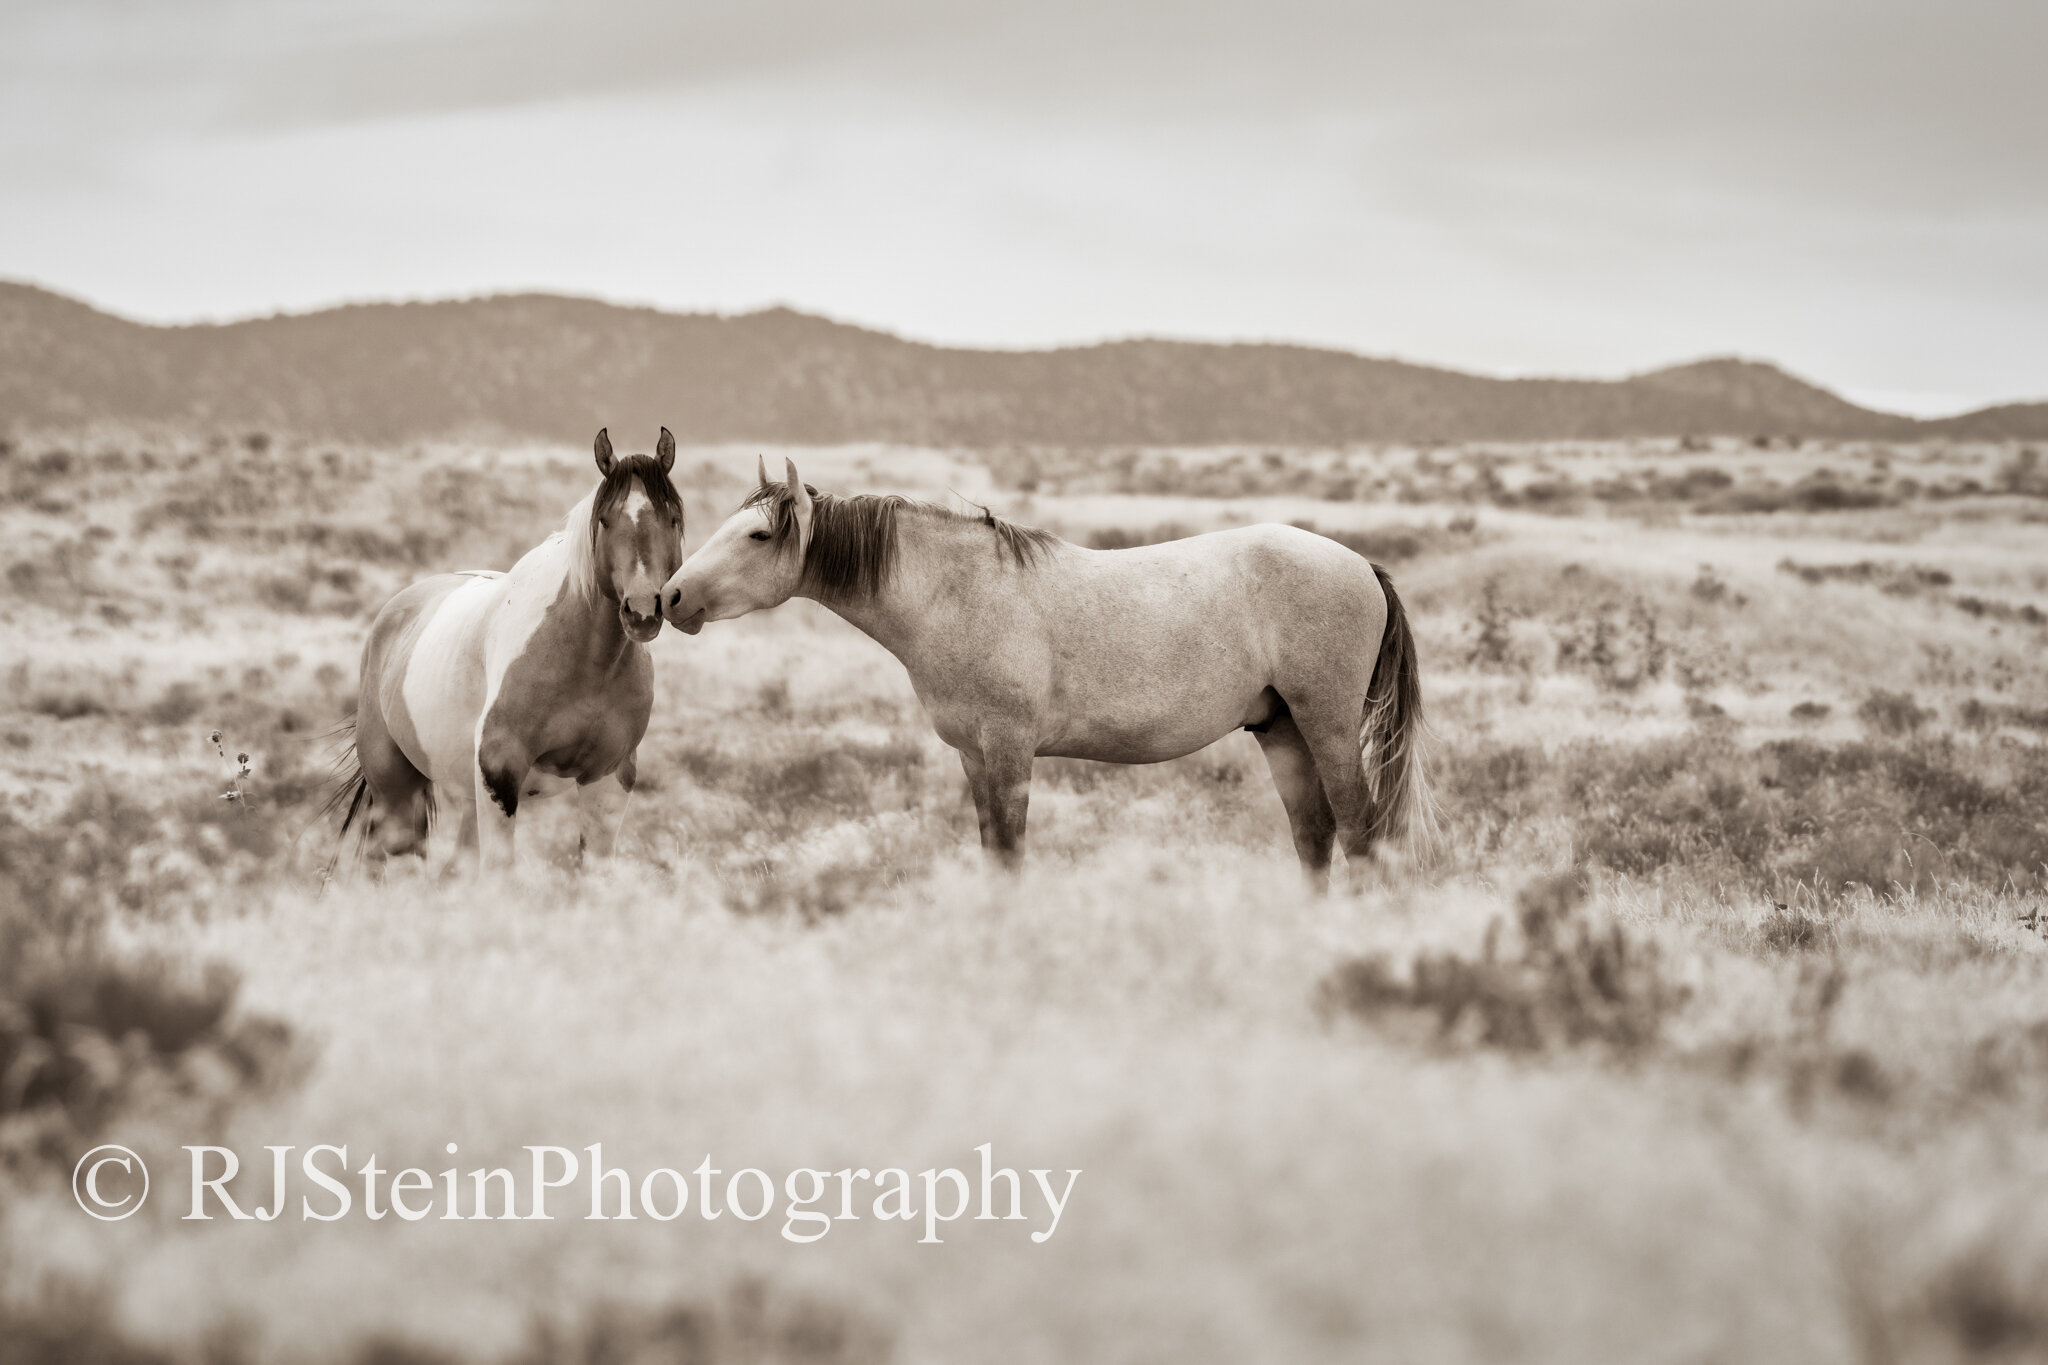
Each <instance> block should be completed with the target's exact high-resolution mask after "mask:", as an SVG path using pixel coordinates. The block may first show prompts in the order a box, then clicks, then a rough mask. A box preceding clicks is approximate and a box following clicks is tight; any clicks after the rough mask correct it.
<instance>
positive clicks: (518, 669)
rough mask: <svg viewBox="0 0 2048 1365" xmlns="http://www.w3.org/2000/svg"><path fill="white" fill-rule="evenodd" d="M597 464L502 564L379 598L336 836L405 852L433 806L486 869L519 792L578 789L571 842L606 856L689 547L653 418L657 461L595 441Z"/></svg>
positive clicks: (506, 851) (417, 839) (505, 834)
mask: <svg viewBox="0 0 2048 1365" xmlns="http://www.w3.org/2000/svg"><path fill="white" fill-rule="evenodd" d="M593 449H594V452H595V454H596V456H597V472H598V473H599V474H600V475H601V476H602V478H601V481H600V482H599V483H598V485H597V487H596V488H595V489H593V490H592V491H591V493H590V495H589V496H588V497H586V498H584V499H583V500H582V501H581V502H579V503H577V504H576V506H575V508H574V509H573V510H571V511H570V513H569V516H568V519H567V521H566V522H564V524H563V526H562V529H561V530H560V531H558V532H556V533H555V534H554V535H552V536H550V537H548V539H547V540H545V541H543V542H542V543H541V544H540V545H538V546H536V547H534V548H533V549H532V550H530V551H528V552H527V553H526V555H525V556H524V557H522V558H521V559H520V561H519V562H518V563H517V564H515V565H513V566H512V571H511V572H510V573H489V572H471V573H453V574H440V575H438V576H436V577H433V578H428V579H423V580H421V581H420V582H418V583H415V584H413V585H412V586H411V587H409V588H407V589H405V590H404V591H403V592H401V593H399V594H398V595H397V596H396V597H394V598H392V599H391V600H390V601H389V602H387V603H385V604H384V609H383V610H382V611H380V612H378V613H377V619H376V620H375V621H374V622H372V623H371V625H370V636H369V639H368V640H367V641H366V642H365V643H364V645H363V670H362V682H361V687H360V690H359V692H358V695H357V701H356V714H355V720H354V724H353V733H352V736H351V741H350V746H349V750H348V752H347V753H346V754H345V755H344V757H343V772H342V783H343V785H342V787H341V789H340V790H339V792H337V794H336V796H335V800H334V804H335V805H336V806H338V807H340V808H342V809H343V810H344V814H343V816H342V824H341V828H342V833H343V834H344V835H346V834H347V833H348V830H349V828H350V826H351V825H354V824H356V823H357V822H358V821H360V822H361V828H362V829H363V831H364V835H365V842H366V843H367V845H368V846H369V849H370V851H371V852H372V854H373V855H375V856H378V857H384V856H388V855H390V854H396V853H416V852H420V851H421V845H422V843H423V841H424V840H425V839H426V836H427V830H428V827H429V825H430V823H431V821H432V819H433V818H434V816H435V813H436V808H437V806H438V805H446V806H447V807H449V808H450V812H451V813H453V814H455V815H457V816H459V817H460V821H461V823H460V826H459V829H458V835H457V844H458V847H461V848H469V847H474V848H476V850H477V856H478V861H479V863H480V864H481V865H482V866H483V867H486V868H503V867H509V866H510V865H511V863H512V855H513V848H512V832H513V821H514V819H515V817H516V816H517V815H518V812H519V806H520V802H521V800H522V799H525V798H537V797H545V796H553V795H556V794H558V793H561V792H564V791H569V790H572V789H573V790H574V791H575V793H576V799H577V821H578V824H579V825H580V827H581V831H582V836H583V847H584V849H585V850H586V851H588V852H590V853H593V854H596V855H599V856H602V855H605V854H609V853H610V852H611V850H612V843H613V840H614V839H615V837H616V835H617V832H618V826H619V822H620V820H621V819H622V818H623V816H624V813H625V805H626V797H627V794H628V793H630V792H631V791H632V790H633V779H634V775H635V770H634V754H635V751H636V750H637V749H638V748H639V745H640V740H641V738H642V737H643V736H645V735H646V733H647V718H648V715H649V714H650V712H651V711H652V709H653V704H654V665H653V662H652V661H651V660H650V659H649V658H648V654H647V642H648V641H650V640H652V639H653V638H654V637H655V636H656V635H657V634H658V633H660V631H661V587H662V584H663V583H664V582H665V581H666V580H667V579H668V578H669V576H670V575H671V574H673V573H674V572H675V570H676V565H678V564H679V563H681V562H682V558H683V503H682V499H681V498H680V497H679V496H678V495H677V493H676V490H675V487H674V485H672V484H671V483H670V482H669V477H668V475H669V470H670V469H671V468H672V467H673V466H674V464H675V458H676V443H675V438H674V437H673V436H671V435H669V433H668V428H666V427H663V428H662V431H661V439H660V441H659V442H658V443H657V444H656V446H655V454H654V457H653V458H651V459H650V458H649V457H647V456H645V455H627V456H620V457H614V456H613V454H612V443H611V437H610V435H609V434H608V433H606V432H603V431H600V432H598V433H597V441H596V444H595V446H594V447H593Z"/></svg>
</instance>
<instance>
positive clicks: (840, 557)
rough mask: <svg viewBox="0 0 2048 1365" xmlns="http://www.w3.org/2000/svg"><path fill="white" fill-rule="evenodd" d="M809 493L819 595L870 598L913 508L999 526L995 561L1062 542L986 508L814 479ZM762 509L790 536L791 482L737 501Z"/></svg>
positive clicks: (808, 575) (807, 579) (809, 570)
mask: <svg viewBox="0 0 2048 1365" xmlns="http://www.w3.org/2000/svg"><path fill="white" fill-rule="evenodd" d="M804 488H805V491H807V492H808V493H809V494H810V495H811V543H810V548H809V549H807V550H806V551H805V552H804V577H803V586H804V587H805V589H807V590H809V591H811V592H815V593H817V594H818V595H819V596H820V597H821V598H827V599H829V598H833V597H841V598H861V597H872V596H874V595H875V593H876V592H878V591H879V590H880V589H881V587H882V585H883V584H884V583H886V582H888V581H889V575H890V573H891V572H893V571H894V569H895V567H896V550H897V538H898V536H897V532H898V521H899V520H900V518H901V516H902V515H903V514H904V513H906V512H908V513H910V514H911V515H913V516H920V517H932V518H935V519H938V520H941V521H947V522H953V523H958V524H965V525H980V526H986V527H988V528H989V530H990V531H991V532H993V533H994V538H993V545H994V548H995V552H996V560H997V562H998V563H1001V562H1002V560H1003V558H1004V557H1005V555H1006V554H1007V556H1008V558H1009V561H1010V563H1012V564H1014V565H1015V566H1016V567H1018V568H1019V569H1029V568H1033V567H1036V565H1037V564H1038V562H1039V561H1040V559H1041V558H1043V557H1044V556H1045V555H1047V554H1049V553H1051V551H1052V549H1053V547H1054V546H1056V545H1060V544H1062V543H1064V542H1062V541H1061V540H1060V538H1059V537H1058V536H1056V535H1054V534H1053V533H1052V532H1050V531H1043V530H1040V529H1038V528H1037V527H1035V526H1019V525H1017V524H1016V523H1015V522H1013V521H1006V520H1004V519H1003V518H1001V517H999V516H997V515H996V514H995V513H993V512H991V511H989V510H988V509H987V508H986V507H984V508H982V509H981V515H979V516H970V515H968V514H966V513H962V512H955V511H953V510H952V509H951V508H949V507H941V506H939V505H938V504H937V503H932V502H920V501H917V500H916V499H914V498H906V497H902V496H900V495H897V494H894V493H890V494H878V493H858V494H853V495H851V496H847V495H842V494H837V493H821V492H819V491H818V490H817V489H815V488H812V487H811V486H810V485H809V484H805V485H804ZM749 507H760V508H765V509H766V510H767V512H768V522H769V525H770V527H771V530H772V533H773V535H774V536H775V539H776V540H777V541H778V542H782V543H785V544H786V543H787V542H788V539H789V537H790V536H791V535H793V534H795V531H796V503H795V499H793V498H792V497H791V496H790V492H789V486H788V485H787V484H780V483H768V484H762V485H761V486H760V487H758V488H756V489H755V490H754V491H753V492H752V493H750V494H748V496H747V500H746V501H745V502H743V503H741V504H740V509H741V510H742V511H744V510H746V509H747V508H749Z"/></svg>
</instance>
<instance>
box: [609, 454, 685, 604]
mask: <svg viewBox="0 0 2048 1365" xmlns="http://www.w3.org/2000/svg"><path fill="white" fill-rule="evenodd" d="M594 449H595V450H596V453H597V471H598V473H600V474H602V475H604V482H603V483H602V484H600V485H599V486H598V490H597V492H596V493H595V494H594V495H593V496H592V499H591V504H590V557H591V567H592V570H593V572H592V575H591V577H592V583H591V586H592V587H593V588H595V589H596V590H597V591H599V592H601V593H603V594H604V595H605V596H606V597H608V598H610V599H611V600H612V601H614V602H616V603H618V605H619V624H620V625H621V626H623V627H624V628H625V631H626V635H627V637H628V638H629V639H632V640H636V641H638V642H639V643H641V644H645V643H647V642H648V641H649V640H652V639H653V638H654V637H655V636H656V635H658V634H660V633H661V597H662V593H661V585H662V584H663V583H665V582H667V581H668V578H669V575H671V574H673V573H674V572H675V571H676V567H677V566H678V565H679V564H681V563H682V562H683V500H682V498H681V497H680V496H678V495H677V493H676V490H675V485H674V484H672V483H670V482H669V478H668V475H669V470H671V469H673V468H674V467H675V463H676V438H675V437H673V436H671V435H669V434H668V428H667V427H663V428H662V429H661V439H660V441H658V442H656V444H655V447H654V456H653V458H651V459H650V458H649V457H648V456H645V455H625V456H619V457H614V456H613V455H612V442H611V437H610V436H609V435H608V434H607V433H606V432H603V431H600V432H598V433H597V443H596V445H595V447H594Z"/></svg>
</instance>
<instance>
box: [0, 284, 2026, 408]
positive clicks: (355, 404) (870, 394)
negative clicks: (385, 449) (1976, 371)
mask: <svg viewBox="0 0 2048 1365" xmlns="http://www.w3.org/2000/svg"><path fill="white" fill-rule="evenodd" d="M95 419H112V420H118V421H125V422H134V423H142V424H157V423H162V424H167V425H177V426H182V427H190V426H199V427H203V428H211V429H217V430H228V431H244V430H256V429H262V430H275V431H297V432H303V433H306V434H309V435H321V436H331V437H338V438H355V439H363V440H384V441H389V440H399V439H408V438H415V437H425V436H442V435H477V436H490V437H497V438H504V437H511V438H538V439H548V440H565V441H567V440H574V441H581V440H585V439H587V438H588V436H589V434H590V433H591V431H593V430H594V429H595V428H597V427H599V426H603V425H609V426H611V427H613V428H615V429H617V430H621V431H627V432H638V431H643V430H644V431H650V432H651V431H652V430H653V429H654V428H655V427H656V426H657V425H659V424H666V425H667V426H669V427H670V428H672V429H673V430H674V431H675V433H676V434H677V436H678V437H680V438H682V439H683V440H685V441H723V440H762V441H778V442H796V443H828V442H844V441H898V442H907V443H917V444H933V445H966V446H989V445H1001V444H1011V443H1016V444H1048V445H1074V446H1087V445H1126V444H1159V445H1201V444H1222V443H1237V442H1275V443H1343V442H1362V441H1432V440H1441V441H1457V440H1547V439H1600V438H1611V437H1626V436H1675V435H1682V434H1687V433H1693V434H1700V435H1728V434H1734V435H1745V436H1747V435H1758V434H1768V435H1782V436H1801V437H1822V436H1834V437H1872V438H1892V439H1910V438H1912V437H1915V436H1923V435H1925V436H1951V437H1961V438H1971V437H1984V438H2006V437H2016V438H2025V439H2033V438H2038V437H2048V404H2021V405H2009V406H2005V407H1999V408H1988V409H1985V410H1983V411H1981V412H1976V413H1970V414H1966V415H1964V416H1961V417H1954V418H1947V419H1944V420H1941V421H1933V422H1920V421H1914V420H1912V419H1909V418H1905V417H1898V416H1894V415H1891V414H1886V413H1879V412H1873V411H1870V410H1869V409H1866V408H1860V407H1857V406H1856V405H1854V404H1852V403H1849V402H1847V401H1845V400H1843V399H1842V398H1839V397H1837V396H1836V395H1834V394H1831V393H1829V392H1827V391H1826V390H1824V389H1821V388H1818V387H1815V386H1814V385H1811V384H1808V383H1805V382H1803V381H1801V380H1799V379H1796V378H1794V377H1792V376H1791V375H1788V374H1785V373H1784V372H1783V371H1781V370H1778V369H1776V368H1775V367H1773V366H1770V365H1765V364H1760V363H1756V362H1753V361H1741V360H1730V359H1721V360H1706V361H1701V362H1699V363H1696V364H1691V365H1682V366H1678V367H1675V368H1672V369H1665V370H1657V371H1653V372H1651V373H1647V374H1642V375H1636V376H1633V377H1631V378H1628V379H1623V380H1574V379H1492V378H1485V377H1482V376H1478V375H1470V374H1462V373H1459V372H1457V371H1454V370H1444V369H1436V368H1432V367H1428V366H1422V365H1410V364H1405V363H1403V362H1400V361H1394V360H1383V359H1375V358H1371V357H1367V356H1359V355H1353V354H1350V353H1348V352H1343V351H1334V350H1325V349H1318V348H1314V347H1307V346H1289V345H1273V344H1210V343H1197V342H1181V341H1159V340H1131V341H1116V342H1108V343H1104V344H1101V345H1095V346H1080V347H1070V348H1065V349H1059V350H1038V351H989V350H968V349H959V348H948V347H939V346H930V345H925V344H922V343H918V342H913V341H905V340H903V339H902V338H899V337H895V336H891V335H888V334H886V333H883V332H877V331H871V330H868V329H865V328H861V327H854V326H849V325H846V324H843V323H837V322H832V321H828V320H826V319H823V318H818V317H812V316H808V315H806V314H803V313H797V312H793V311H790V310H788V309H782V308H776V309H769V310H767V311H764V312H758V313H749V314H744V315H739V316H719V315H713V314H675V313H663V312H659V311H656V310H654V309H649V308H626V307H618V306H615V305H612V304H607V303H601V302H597V301H594V300H588V299H577V298H564V297H560V296H555V295H547V294H524V295H508V296H499V297H492V298H483V299H470V300H459V301H449V302H438V303H402V304H360V305H349V306H346V307H339V308H330V309H325V310H322V311H320V312H315V313H305V314H298V315H289V316H277V317H269V318H259V319H251V320H248V321H242V322H234V323H227V324H219V325H211V324H209V325H193V326H179V327H158V326H150V325H145V324H142V323H136V322H131V321H128V320H126V319H123V318H119V317H115V316H112V315H110V314H107V313H103V312H100V311H98V310H96V309H94V308H91V307H89V306H88V305H86V304H83V303H80V302H78V301H76V300H74V299H69V298H66V297H64V296H62V295H59V294H54V293H51V292H49V291H47V290H43V289H39V288H36V287H33V286H30V285H22V284H10V283H4V282H0V429H8V430H22V429H30V428H38V427H48V426H52V425H68V424H72V423H76V422H81V421H88V420H95Z"/></svg>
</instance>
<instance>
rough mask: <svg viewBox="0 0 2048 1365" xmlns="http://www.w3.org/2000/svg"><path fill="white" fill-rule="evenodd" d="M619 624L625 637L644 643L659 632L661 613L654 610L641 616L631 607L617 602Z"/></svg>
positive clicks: (637, 642)
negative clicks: (649, 614)
mask: <svg viewBox="0 0 2048 1365" xmlns="http://www.w3.org/2000/svg"><path fill="white" fill-rule="evenodd" d="M619 625H620V626H621V627H622V628H624V630H625V632H626V638H627V639H629V640H631V641H633V643H635V644H640V645H644V644H646V643H647V642H648V641H649V640H652V639H653V638H654V637H655V636H657V635H659V634H661V613H660V612H656V613H655V614H654V615H652V616H642V615H641V614H640V613H639V612H637V611H634V610H633V609H632V608H631V607H629V606H627V605H626V604H625V603H623V602H621V603H620V604H619Z"/></svg>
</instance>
